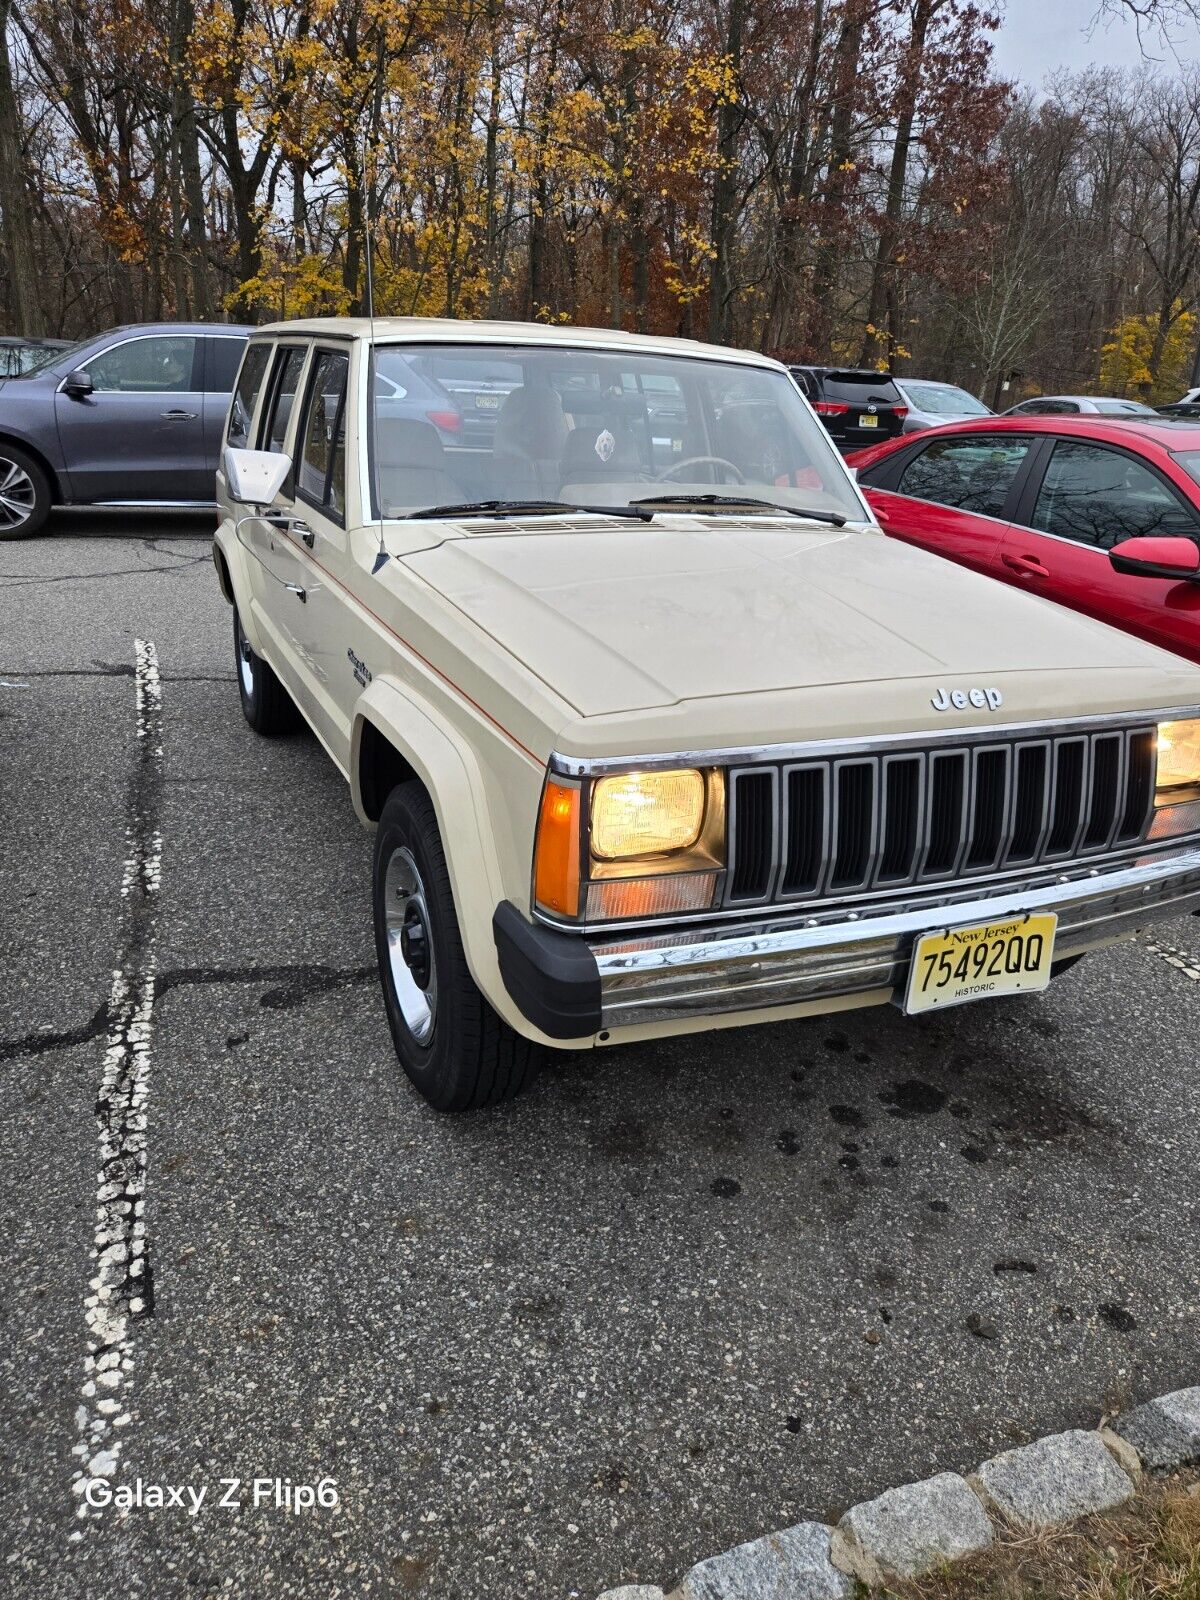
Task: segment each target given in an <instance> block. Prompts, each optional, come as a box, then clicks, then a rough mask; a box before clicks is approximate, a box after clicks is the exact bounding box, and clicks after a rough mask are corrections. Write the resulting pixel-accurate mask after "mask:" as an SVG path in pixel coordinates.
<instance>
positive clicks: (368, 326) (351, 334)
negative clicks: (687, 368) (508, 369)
mask: <svg viewBox="0 0 1200 1600" xmlns="http://www.w3.org/2000/svg"><path fill="white" fill-rule="evenodd" d="M289 333H290V334H300V333H304V334H320V335H323V336H324V337H325V338H330V337H334V338H341V339H347V338H349V339H374V340H375V341H376V342H379V341H381V340H389V341H390V340H395V339H410V340H419V341H420V342H421V343H431V342H436V343H438V344H526V345H557V346H558V347H559V348H560V349H562V348H567V349H569V348H570V347H571V346H575V347H576V348H578V347H580V346H585V347H592V348H595V347H599V348H601V349H610V350H628V351H630V352H633V351H643V352H645V353H646V354H649V353H651V352H657V353H658V354H660V355H676V356H683V355H688V356H703V357H707V358H708V359H710V360H712V359H717V360H722V361H752V362H754V363H756V364H758V365H761V366H772V367H778V366H779V365H780V363H779V362H777V361H773V360H772V359H771V358H770V357H769V356H764V355H760V354H759V353H758V352H757V351H754V350H734V349H729V348H727V347H726V346H725V345H717V344H702V343H701V342H700V341H699V340H697V339H672V338H667V337H665V336H657V335H654V334H647V333H626V332H625V331H624V330H623V329H621V328H577V327H574V326H573V325H571V324H569V323H555V324H553V325H547V324H546V323H541V322H483V321H479V322H471V321H464V320H459V319H455V318H451V317H376V318H375V319H374V321H372V320H371V319H370V318H369V317H303V318H299V319H298V320H297V321H295V322H272V323H269V324H268V325H267V326H266V327H263V328H259V329H258V330H257V334H258V336H261V335H263V334H271V335H275V336H278V335H280V334H289Z"/></svg>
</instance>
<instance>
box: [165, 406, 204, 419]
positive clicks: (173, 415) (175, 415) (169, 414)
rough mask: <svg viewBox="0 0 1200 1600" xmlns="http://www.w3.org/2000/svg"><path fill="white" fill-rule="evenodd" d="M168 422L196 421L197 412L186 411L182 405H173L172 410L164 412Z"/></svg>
mask: <svg viewBox="0 0 1200 1600" xmlns="http://www.w3.org/2000/svg"><path fill="white" fill-rule="evenodd" d="M162 416H163V417H164V418H165V419H166V420H167V421H168V422H195V420H196V412H194V411H185V410H184V409H183V407H182V406H173V407H172V408H171V410H170V411H164V412H162Z"/></svg>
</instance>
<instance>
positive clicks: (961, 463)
mask: <svg viewBox="0 0 1200 1600" xmlns="http://www.w3.org/2000/svg"><path fill="white" fill-rule="evenodd" d="M1032 442H1033V441H1032V440H1031V439H1030V437H1029V436H1028V435H1025V434H1011V433H975V432H972V433H963V434H958V435H949V436H947V435H945V434H939V435H938V436H937V437H935V438H932V439H930V441H929V443H928V444H926V445H923V446H922V447H921V448H920V449H919V450H918V451H917V453H916V454H915V455H913V456H910V457H909V458H908V460H907V464H906V465H905V466H904V467H903V469H902V470H901V472H900V474H899V477H898V478H896V479H895V480H894V482H893V479H892V478H891V476H890V475H889V474H886V473H884V474H883V476H884V481H885V482H886V483H887V485H888V488H887V489H884V488H883V487H882V486H880V487H879V488H875V487H873V486H871V477H872V475H873V474H872V472H871V470H870V469H869V470H868V473H867V477H866V484H865V486H868V487H869V493H870V502H871V509H872V510H873V511H874V512H875V515H876V516H877V517H878V518H879V525H880V527H882V528H883V530H884V532H885V533H890V534H892V535H893V537H895V538H898V539H903V540H904V541H905V543H907V544H915V545H920V546H921V548H922V549H924V550H932V551H935V552H936V553H937V554H938V555H940V556H949V557H950V559H951V560H952V561H958V562H960V563H961V564H962V565H963V566H966V567H973V568H974V569H975V570H976V571H977V572H986V573H989V574H992V575H994V574H995V573H996V569H997V562H998V559H999V551H1000V547H1001V545H1002V543H1003V541H1004V536H1005V533H1006V532H1007V528H1008V524H1007V521H1006V520H1005V518H1006V513H1007V510H1008V508H1009V507H1010V506H1011V505H1012V504H1014V503H1015V497H1016V492H1017V485H1018V482H1019V480H1020V477H1021V474H1022V472H1023V469H1024V466H1025V461H1026V458H1027V457H1028V455H1029V450H1030V446H1031V444H1032Z"/></svg>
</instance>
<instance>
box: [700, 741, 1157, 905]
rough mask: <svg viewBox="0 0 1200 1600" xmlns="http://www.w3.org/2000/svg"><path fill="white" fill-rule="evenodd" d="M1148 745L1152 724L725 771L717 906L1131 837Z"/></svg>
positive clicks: (1108, 848)
mask: <svg viewBox="0 0 1200 1600" xmlns="http://www.w3.org/2000/svg"><path fill="white" fill-rule="evenodd" d="M1154 741H1155V728H1154V726H1153V725H1148V726H1146V727H1133V728H1109V729H1105V728H1102V729H1100V730H1098V731H1096V732H1085V733H1064V734H1058V735H1054V734H1047V735H1044V736H1030V737H1023V738H1018V739H1012V740H995V741H987V742H979V743H970V742H967V741H964V742H963V743H962V744H961V745H960V744H950V745H939V746H938V747H937V748H936V749H921V748H916V747H914V748H913V749H895V750H891V751H889V752H888V753H887V754H880V755H861V756H860V755H839V756H830V757H827V758H816V759H809V760H804V761H797V762H785V763H781V764H779V765H777V766H776V765H766V766H763V765H755V766H746V767H734V768H732V769H731V770H730V772H729V787H728V817H729V849H728V872H727V876H726V884H725V904H726V905H727V906H743V905H745V906H751V905H763V904H791V903H793V902H799V903H803V902H805V901H825V900H831V899H842V898H852V897H854V896H857V895H860V894H865V893H871V892H874V891H887V890H891V889H903V888H905V887H908V886H914V885H915V886H920V885H926V884H928V885H937V884H939V883H949V882H952V881H955V880H958V879H962V878H972V877H980V878H986V877H989V876H993V875H1000V874H1005V873H1010V872H1013V871H1016V870H1018V869H1020V868H1036V867H1040V866H1042V865H1044V864H1050V863H1054V862H1061V861H1071V860H1078V859H1081V858H1083V859H1086V858H1087V857H1089V856H1093V855H1094V856H1103V855H1105V854H1108V853H1110V852H1112V851H1114V850H1119V849H1121V847H1122V846H1132V845H1136V844H1137V843H1138V841H1139V840H1141V839H1142V838H1144V837H1145V834H1146V830H1147V828H1148V826H1149V822H1150V816H1151V812H1152V808H1153V799H1154V795H1153V785H1154Z"/></svg>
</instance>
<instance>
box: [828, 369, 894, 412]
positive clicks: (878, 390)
mask: <svg viewBox="0 0 1200 1600" xmlns="http://www.w3.org/2000/svg"><path fill="white" fill-rule="evenodd" d="M821 387H822V391H823V392H822V396H821V398H822V399H824V400H847V401H849V403H850V404H851V405H852V406H865V405H868V404H869V403H870V402H871V401H874V402H875V404H876V405H885V406H898V405H901V404H902V403H903V402H902V401H901V399H900V391H899V390H898V389H897V388H896V385H895V384H894V383H893V382H892V380H891V379H890V378H889V377H888V376H887V375H886V374H885V373H880V374H879V375H878V377H877V376H875V374H874V373H870V372H827V373H826V374H825V376H824V379H823V381H822V385H821Z"/></svg>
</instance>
